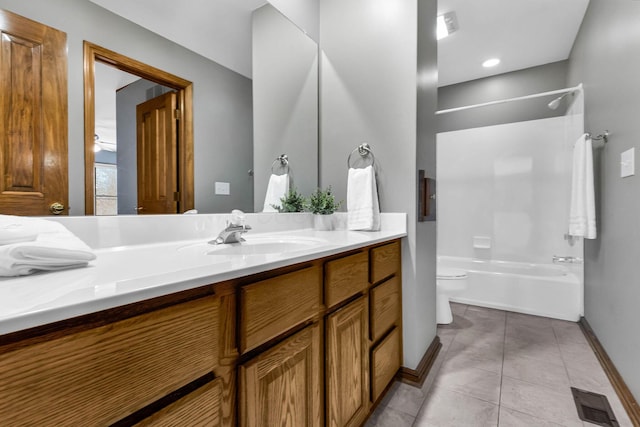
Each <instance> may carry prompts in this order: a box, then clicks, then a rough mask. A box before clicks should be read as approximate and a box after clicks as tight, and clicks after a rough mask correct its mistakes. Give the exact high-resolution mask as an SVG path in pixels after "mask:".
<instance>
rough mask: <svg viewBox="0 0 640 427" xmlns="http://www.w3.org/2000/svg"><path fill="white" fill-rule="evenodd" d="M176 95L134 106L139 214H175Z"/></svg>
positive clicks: (176, 176)
mask: <svg viewBox="0 0 640 427" xmlns="http://www.w3.org/2000/svg"><path fill="white" fill-rule="evenodd" d="M176 116H177V110H176V94H175V92H169V93H166V94H164V95H160V96H158V97H156V98H153V99H150V100H149V101H147V102H143V103H142V104H140V105H138V106H137V107H136V122H137V157H138V209H137V210H138V214H170V213H173V214H175V213H178V200H179V194H178V171H177V169H178V168H177V123H176V122H177V117H176Z"/></svg>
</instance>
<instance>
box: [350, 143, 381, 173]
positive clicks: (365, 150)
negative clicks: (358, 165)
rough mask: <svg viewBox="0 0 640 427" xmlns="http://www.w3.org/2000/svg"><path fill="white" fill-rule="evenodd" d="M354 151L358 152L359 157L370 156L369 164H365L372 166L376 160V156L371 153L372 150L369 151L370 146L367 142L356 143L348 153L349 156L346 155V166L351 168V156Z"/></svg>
mask: <svg viewBox="0 0 640 427" xmlns="http://www.w3.org/2000/svg"><path fill="white" fill-rule="evenodd" d="M356 151H357V152H358V154H360V157H362V158H365V157H370V158H371V165H367V166H373V165H374V163H375V162H376V158H375V156H374V155H373V151H371V147H370V146H369V144H367V143H366V142H365V143H362V144H360V145H358V146H357V147H356V148H355V149H354V150H353V151H352V152H351V154H349V157H347V168H351V157H352V156H353V155H354V154H355V153H356Z"/></svg>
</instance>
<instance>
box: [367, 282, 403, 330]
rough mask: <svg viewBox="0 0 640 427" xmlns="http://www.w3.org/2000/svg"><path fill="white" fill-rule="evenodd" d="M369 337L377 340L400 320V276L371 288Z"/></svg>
mask: <svg viewBox="0 0 640 427" xmlns="http://www.w3.org/2000/svg"><path fill="white" fill-rule="evenodd" d="M370 298H371V314H370V317H371V339H372V341H377V340H378V339H379V338H380V337H381V336H382V335H384V333H385V332H387V331H388V330H389V329H390V328H391V327H392V326H393V325H394V324H396V323H397V322H398V321H399V320H400V316H401V315H402V314H401V307H402V305H401V301H400V278H399V277H397V276H394V277H392V278H391V279H389V280H387V281H386V282H384V283H381V284H380V285H378V286H376V287H375V288H373V289H371V294H370Z"/></svg>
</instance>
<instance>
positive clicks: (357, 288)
mask: <svg viewBox="0 0 640 427" xmlns="http://www.w3.org/2000/svg"><path fill="white" fill-rule="evenodd" d="M368 274H369V254H368V253H367V252H366V251H364V252H360V253H357V254H354V255H349V256H346V257H343V258H338V259H335V260H332V261H328V262H326V263H325V264H324V301H325V304H326V305H327V308H331V307H334V306H335V305H336V304H338V303H340V302H342V301H344V300H346V299H347V298H349V297H352V296H354V295H356V294H358V293H361V292H362V291H364V290H366V289H367V287H368V286H369V280H368Z"/></svg>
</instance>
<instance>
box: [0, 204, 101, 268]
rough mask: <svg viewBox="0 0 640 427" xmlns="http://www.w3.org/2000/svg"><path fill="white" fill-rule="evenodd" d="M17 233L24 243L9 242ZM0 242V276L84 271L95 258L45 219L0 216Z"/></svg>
mask: <svg viewBox="0 0 640 427" xmlns="http://www.w3.org/2000/svg"><path fill="white" fill-rule="evenodd" d="M16 230H20V232H21V233H22V236H23V240H14V241H13V242H10V238H9V237H10V236H11V235H12V234H14V235H15V234H16V233H17V231H16ZM33 236H35V238H32V237H33ZM0 241H1V242H7V243H6V244H2V245H1V246H0V276H24V275H27V274H31V273H34V272H36V271H38V270H48V271H55V270H63V269H67V268H75V267H85V266H87V265H88V263H89V261H91V260H94V259H95V258H96V256H95V254H94V253H93V251H92V250H91V248H89V247H88V246H87V245H86V244H85V243H84V242H83V241H82V240H80V239H79V238H78V237H76V236H75V235H73V234H72V233H71V232H70V231H69V230H67V229H66V228H65V227H64V226H63V225H62V224H59V223H57V222H54V221H47V220H44V219H38V218H27V217H19V216H11V215H0Z"/></svg>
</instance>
